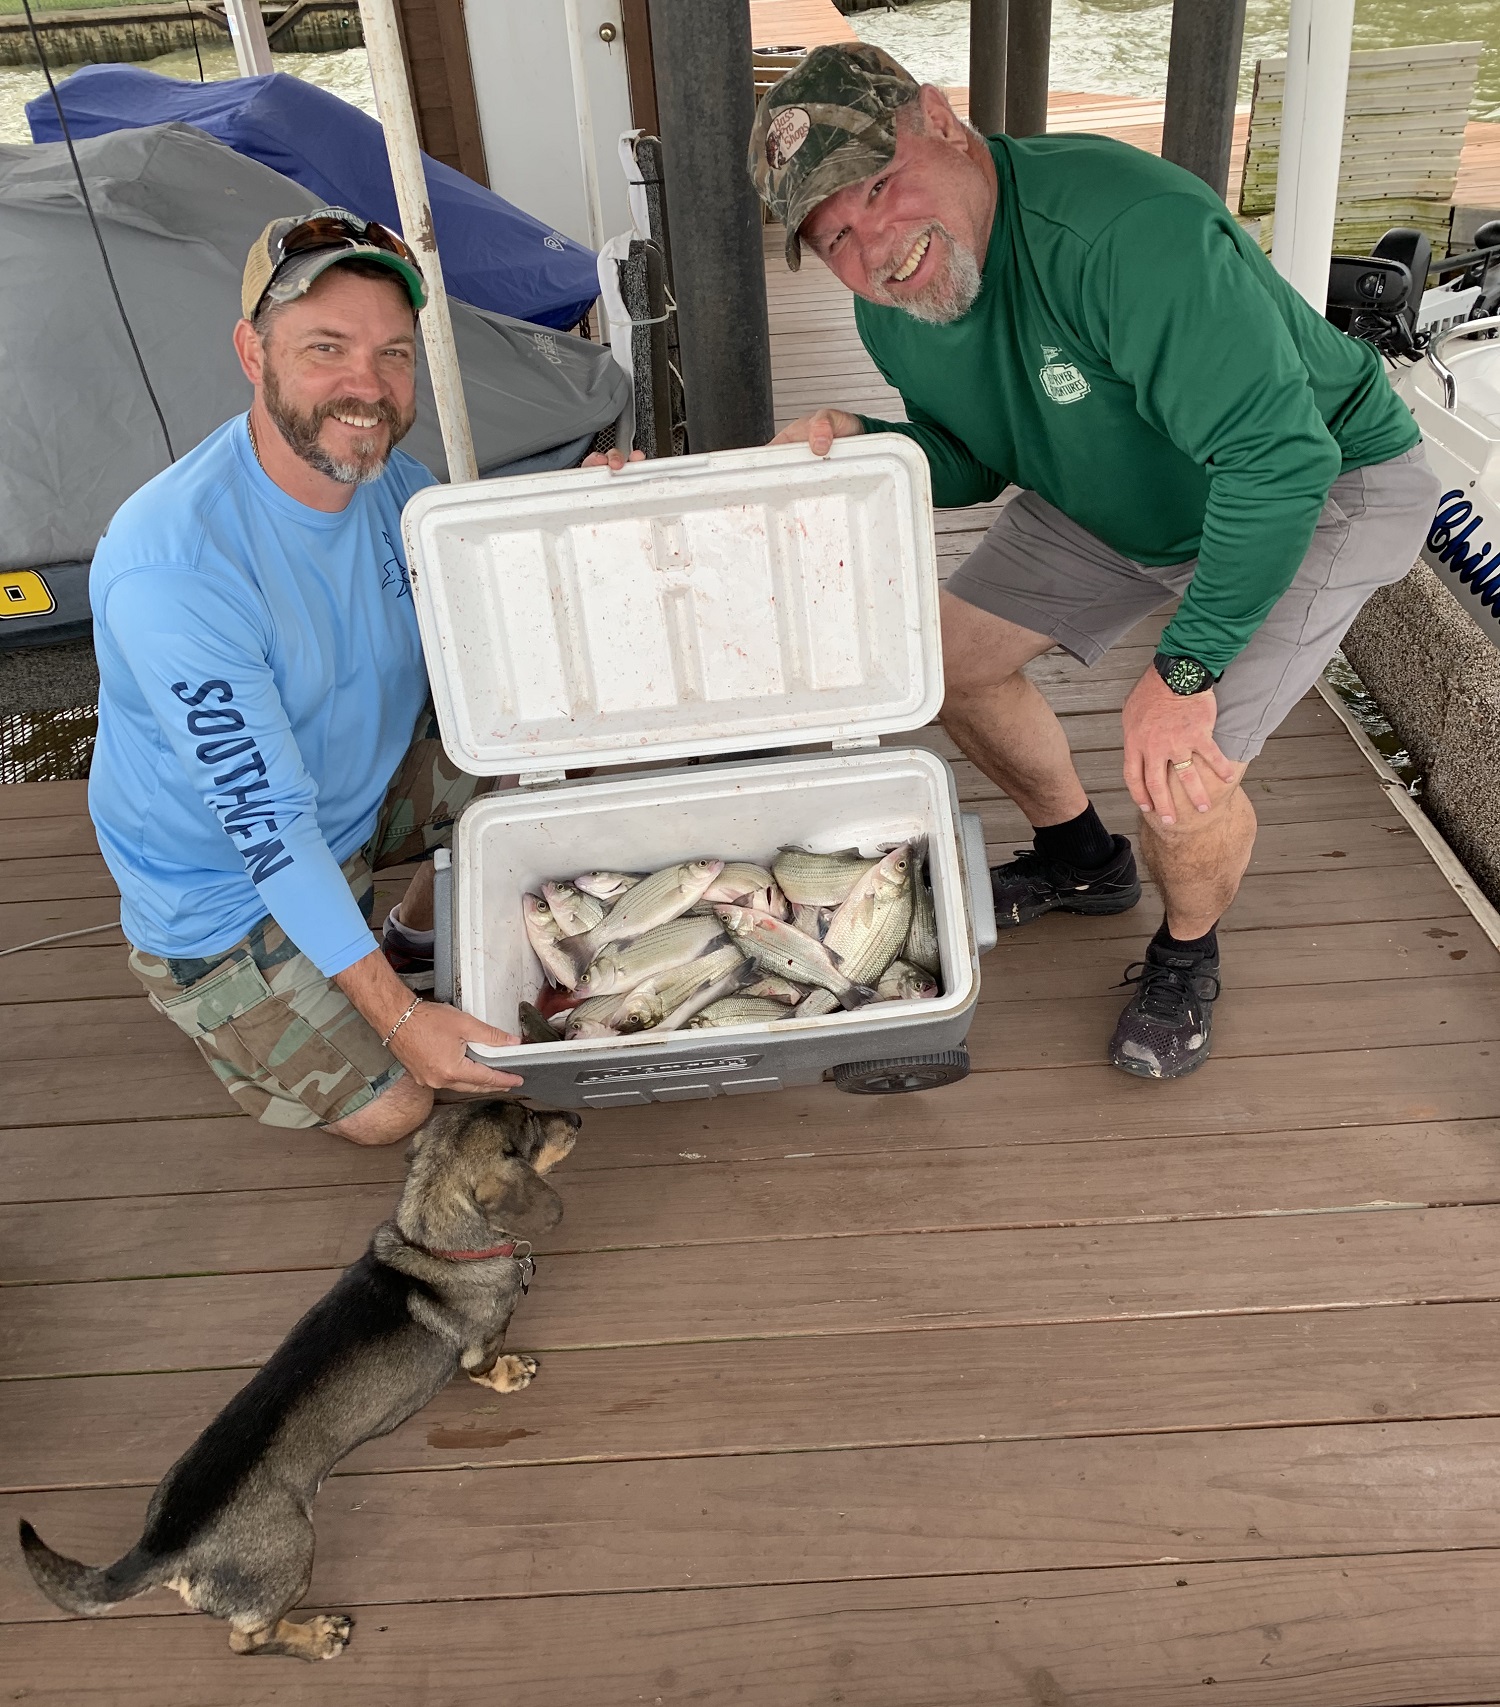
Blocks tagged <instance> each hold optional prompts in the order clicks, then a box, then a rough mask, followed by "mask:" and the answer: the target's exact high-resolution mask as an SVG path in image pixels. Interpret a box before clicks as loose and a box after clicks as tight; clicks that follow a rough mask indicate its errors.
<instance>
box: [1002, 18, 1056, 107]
mask: <svg viewBox="0 0 1500 1707" xmlns="http://www.w3.org/2000/svg"><path fill="white" fill-rule="evenodd" d="M1009 9H1010V21H1009V27H1008V28H1007V30H1006V43H1005V129H1006V133H1007V134H1008V135H1010V136H1041V135H1043V134H1044V133H1045V131H1046V129H1047V71H1048V67H1049V65H1050V63H1051V59H1052V0H1010V8H1009Z"/></svg>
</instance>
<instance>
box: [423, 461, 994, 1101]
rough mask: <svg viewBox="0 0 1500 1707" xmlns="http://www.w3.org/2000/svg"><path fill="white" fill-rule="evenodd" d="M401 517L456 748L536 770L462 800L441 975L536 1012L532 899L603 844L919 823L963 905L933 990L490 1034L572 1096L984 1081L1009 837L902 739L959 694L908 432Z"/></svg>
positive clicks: (822, 835) (955, 901) (952, 895)
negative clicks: (923, 995) (593, 1034)
mask: <svg viewBox="0 0 1500 1707" xmlns="http://www.w3.org/2000/svg"><path fill="white" fill-rule="evenodd" d="M402 532H403V535H404V538H405V542H406V552H407V562H408V566H409V570H410V576H411V585H412V597H413V599H414V601H415V604H416V611H417V620H418V623H419V625H420V628H421V634H422V646H423V650H424V652H425V654H426V659H427V668H428V673H429V675H430V676H431V679H432V691H433V699H434V702H435V704H436V707H437V714H438V722H439V725H440V727H441V730H442V736H443V746H444V748H445V750H446V751H447V753H448V756H449V757H450V758H451V759H452V760H453V762H454V764H456V765H458V766H459V767H460V768H462V769H463V770H465V771H467V772H469V773H470V774H472V775H475V776H498V777H507V778H517V777H518V778H519V784H518V786H514V787H508V788H506V789H504V790H502V791H500V792H496V793H493V794H488V795H484V796H481V797H480V798H479V799H477V800H475V801H473V802H472V803H471V804H470V805H469V806H468V807H467V808H466V810H465V811H464V812H463V814H462V815H461V816H460V818H459V821H458V825H457V828H456V830H455V833H454V839H453V854H452V861H451V866H450V865H449V862H448V861H447V859H446V858H445V857H444V856H443V855H441V854H440V855H439V860H438V878H439V882H438V900H439V917H438V972H439V994H440V995H442V996H445V997H448V998H450V999H452V1000H455V1001H457V1002H459V1003H460V1004H461V1005H462V1006H463V1007H464V1008H466V1009H467V1010H468V1011H469V1012H470V1013H472V1014H474V1015H475V1016H477V1017H478V1018H479V1019H482V1020H485V1021H486V1022H487V1023H489V1024H490V1025H494V1026H498V1027H500V1028H502V1029H503V1030H506V1031H514V1030H515V1029H516V1007H517V1004H518V1002H520V1001H530V1000H533V999H534V998H535V996H536V993H537V991H538V989H539V988H540V986H541V984H542V982H543V977H544V974H543V972H542V968H541V966H540V964H539V963H538V961H537V958H536V956H535V955H534V954H533V952H532V950H531V945H530V943H529V941H528V940H527V936H526V931H525V927H524V924H523V922H522V914H521V896H522V894H523V893H524V892H525V891H527V890H531V891H533V892H536V891H539V890H540V887H541V884H542V882H543V881H544V880H545V879H548V878H569V877H572V876H575V875H577V874H578V873H580V872H585V871H591V870H598V869H601V868H607V869H611V870H619V871H647V870H655V869H657V868H659V867H661V866H664V865H669V864H672V863H673V862H675V861H678V860H685V859H712V858H722V859H726V860H753V861H755V862H757V863H759V864H762V865H768V864H769V863H770V861H771V859H772V857H773V856H774V855H775V853H776V851H777V849H778V848H780V847H782V846H783V845H787V844H797V845H800V846H803V847H807V848H811V849H814V850H816V851H827V852H832V851H835V850H838V849H841V848H847V847H859V848H860V849H861V850H863V851H864V852H866V853H871V854H873V853H874V852H876V851H877V849H878V848H883V847H889V846H891V845H892V844H894V843H896V842H900V841H904V840H907V839H914V838H921V839H923V840H924V841H925V843H926V847H927V853H928V869H929V872H930V875H931V881H932V889H933V895H934V899H935V902H936V908H937V928H938V942H939V950H940V954H941V958H942V976H941V985H942V994H941V995H940V996H939V997H938V998H937V999H936V1000H928V1001H901V1002H872V1003H870V1004H868V1005H867V1006H865V1007H862V1008H858V1009H855V1010H853V1011H851V1012H843V1011H839V1012H836V1013H832V1014H828V1015H825V1016H822V1017H820V1018H816V1019H794V1018H791V1017H788V1018H787V1019H784V1020H776V1021H774V1022H771V1023H760V1024H755V1025H745V1026H735V1027H732V1028H724V1029H714V1030H697V1031H676V1032H653V1031H645V1032H640V1033H637V1034H635V1035H633V1036H628V1037H619V1038H609V1039H604V1040H600V1039H598V1038H588V1039H579V1040H578V1041H576V1042H560V1043H532V1044H526V1045H520V1044H518V1045H516V1046H514V1047H512V1048H504V1049H495V1050H483V1051H481V1050H480V1049H478V1048H475V1049H474V1050H473V1051H472V1053H473V1054H474V1055H475V1056H476V1057H477V1058H479V1059H481V1060H484V1061H485V1062H487V1063H489V1064H490V1065H493V1066H496V1067H503V1068H505V1069H507V1070H508V1071H512V1072H516V1073H520V1074H522V1075H524V1077H525V1080H526V1088H525V1091H524V1092H523V1093H522V1094H523V1095H524V1096H526V1097H527V1098H528V1099H529V1100H535V1101H537V1102H539V1103H545V1104H547V1105H550V1106H553V1107H571V1108H585V1107H596V1108H597V1107H619V1106H622V1105H625V1104H632V1103H644V1102H652V1101H657V1102H675V1101H682V1100H687V1099H690V1098H698V1097H711V1096H718V1095H737V1094H740V1093H743V1092H750V1091H769V1090H778V1089H780V1088H781V1087H782V1086H783V1085H795V1084H811V1083H815V1082H816V1081H818V1080H820V1079H824V1078H828V1077H832V1078H833V1079H834V1080H835V1082H836V1083H838V1084H839V1085H841V1086H842V1087H843V1088H844V1089H847V1090H855V1091H865V1092H893V1091H911V1090H925V1089H928V1088H931V1087H932V1086H935V1085H939V1084H947V1083H951V1082H952V1081H953V1080H955V1079H958V1078H962V1077H963V1075H964V1074H965V1073H966V1072H967V1071H968V1056H967V1054H966V1052H965V1051H964V1048H963V1043H964V1039H965V1037H966V1036H967V1034H968V1029H969V1020H970V1017H971V1015H972V1013H973V1010H974V1004H975V1002H976V1001H977V1000H978V995H979V956H980V954H982V953H983V952H985V950H987V949H988V948H990V947H992V946H993V945H994V941H995V919H994V908H993V904H992V901H991V896H990V886H989V878H988V872H987V867H986V861H985V852H984V836H983V832H982V830H981V827H980V823H979V820H978V818H977V817H973V816H964V815H961V814H960V812H959V808H958V796H957V791H956V789H955V786H954V779H953V773H952V771H951V770H950V768H949V767H948V765H947V764H946V763H945V762H944V761H943V760H942V759H941V758H939V757H938V756H937V755H936V754H934V753H932V752H930V751H928V750H927V749H926V748H924V747H906V746H886V747H882V746H881V745H880V738H881V737H882V736H891V735H895V734H898V733H901V732H905V731H910V730H913V729H917V728H920V727H921V726H922V725H923V724H925V723H928V722H929V721H930V720H931V719H932V717H933V716H934V714H935V713H936V711H937V709H938V706H939V705H940V704H941V702H942V693H943V688H942V657H941V653H940V649H939V641H938V609H937V593H938V583H937V567H936V562H935V558H934V553H933V539H932V498H931V490H930V486H929V481H928V472H927V463H926V459H925V458H924V456H923V455H922V453H921V451H920V450H919V449H918V448H917V447H916V445H914V444H912V443H911V442H910V440H908V439H906V438H904V437H902V436H901V435H899V434H893V433H882V434H878V435H874V434H872V435H870V436H869V437H864V438H858V439H846V440H842V441H840V442H839V443H837V444H836V445H835V446H834V453H833V455H832V456H831V457H829V458H827V459H820V458H816V457H812V456H810V455H809V454H808V452H807V450H806V447H805V446H801V445H796V446H784V447H778V448H775V449H772V448H769V447H766V448H759V449H754V450H744V451H723V452H717V453H715V454H713V455H709V456H695V457H682V458H677V459H671V460H663V461H657V462H646V463H637V464H632V465H631V466H630V467H629V468H627V469H626V470H624V471H623V472H621V473H619V474H613V475H612V474H609V473H608V472H607V471H606V470H603V469H600V470H593V469H590V470H586V471H580V470H577V469H571V470H566V471H564V472H561V473H552V474H538V475H531V476H523V477H520V478H516V479H511V480H501V481H480V482H475V483H472V484H468V485H461V486H449V487H443V486H435V487H430V488H429V489H428V490H427V491H425V492H421V493H419V494H418V495H417V496H416V497H415V498H413V499H412V501H411V503H410V504H408V505H407V508H406V513H405V515H404V517H403V519H402ZM788 747H796V748H804V747H805V748H808V749H812V750H810V751H807V752H804V753H795V754H793V753H788V752H786V751H785V749H787V748H788ZM767 749H774V750H775V756H769V757H768V756H766V750H767ZM735 755H740V757H739V758H738V760H737V761H735ZM745 755H757V756H753V757H747V756H745ZM724 761H735V762H724ZM584 768H590V769H592V770H593V771H594V774H593V775H591V776H589V777H587V778H581V779H575V780H573V781H567V780H566V779H565V772H566V771H568V770H570V769H571V770H579V769H584Z"/></svg>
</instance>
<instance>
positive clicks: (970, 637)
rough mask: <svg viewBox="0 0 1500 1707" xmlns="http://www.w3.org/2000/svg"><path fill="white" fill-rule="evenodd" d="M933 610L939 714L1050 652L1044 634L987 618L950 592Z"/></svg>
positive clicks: (990, 690)
mask: <svg viewBox="0 0 1500 1707" xmlns="http://www.w3.org/2000/svg"><path fill="white" fill-rule="evenodd" d="M938 608H939V612H940V614H941V617H942V634H943V687H944V695H945V703H944V710H945V711H950V710H952V709H954V708H956V707H959V706H962V705H963V704H964V703H965V702H966V701H971V700H975V699H982V698H984V697H985V696H986V695H988V694H992V693H994V692H995V691H996V690H997V689H998V688H1001V687H1003V685H1004V684H1005V683H1006V682H1007V681H1009V680H1010V679H1011V678H1012V677H1014V676H1016V675H1019V674H1020V672H1021V671H1022V670H1023V669H1024V668H1025V666H1026V665H1027V664H1029V663H1030V662H1031V660H1032V659H1033V658H1040V657H1041V656H1042V654H1043V653H1044V652H1049V651H1051V649H1052V642H1051V640H1050V639H1048V637H1047V636H1046V635H1043V634H1034V633H1032V631H1031V630H1030V629H1026V628H1021V627H1019V626H1018V625H1017V624H1015V623H1013V622H1008V621H1007V620H1006V619H1005V618H1004V617H1000V616H993V615H991V613H990V612H989V611H986V610H981V609H980V608H979V606H978V605H971V604H969V603H968V602H967V601H966V600H964V599H960V598H955V597H954V595H953V594H952V593H948V592H945V593H943V594H941V595H940V599H939V607H938Z"/></svg>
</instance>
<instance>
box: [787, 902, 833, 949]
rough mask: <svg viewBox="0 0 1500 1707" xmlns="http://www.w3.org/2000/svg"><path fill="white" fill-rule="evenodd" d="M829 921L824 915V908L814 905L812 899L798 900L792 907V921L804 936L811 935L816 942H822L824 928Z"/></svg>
mask: <svg viewBox="0 0 1500 1707" xmlns="http://www.w3.org/2000/svg"><path fill="white" fill-rule="evenodd" d="M827 922H828V921H827V920H826V919H825V918H824V917H823V909H822V908H821V907H817V906H814V905H813V903H812V902H811V901H798V902H797V903H796V905H795V906H794V907H793V908H792V923H793V924H794V925H795V926H796V927H797V929H798V930H799V931H801V932H802V934H803V935H804V936H810V937H811V938H812V939H813V941H814V942H822V940H823V930H824V927H825V925H826V924H827Z"/></svg>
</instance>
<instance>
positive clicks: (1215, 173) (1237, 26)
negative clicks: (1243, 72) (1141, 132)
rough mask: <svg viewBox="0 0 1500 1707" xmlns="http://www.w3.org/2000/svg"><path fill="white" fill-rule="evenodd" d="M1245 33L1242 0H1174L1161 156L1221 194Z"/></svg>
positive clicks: (1225, 184)
mask: <svg viewBox="0 0 1500 1707" xmlns="http://www.w3.org/2000/svg"><path fill="white" fill-rule="evenodd" d="M1244 39H1245V0H1176V3H1175V4H1174V5H1173V7H1172V45H1171V48H1170V50H1169V52H1168V56H1167V114H1166V122H1165V124H1164V126H1163V127H1162V138H1161V157H1162V159H1163V160H1171V161H1172V162H1174V163H1175V164H1176V165H1178V166H1185V167H1186V168H1187V169H1188V171H1189V172H1191V173H1193V175H1194V176H1195V177H1199V178H1202V180H1203V181H1204V183H1205V184H1207V185H1208V186H1209V188H1210V189H1212V190H1214V191H1215V192H1216V193H1217V194H1219V195H1221V196H1222V195H1223V194H1224V192H1225V190H1226V189H1227V188H1228V186H1229V156H1230V151H1231V149H1232V148H1233V146H1234V102H1235V96H1236V94H1237V93H1238V90H1239V80H1240V49H1241V47H1242V46H1243V44H1244Z"/></svg>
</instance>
